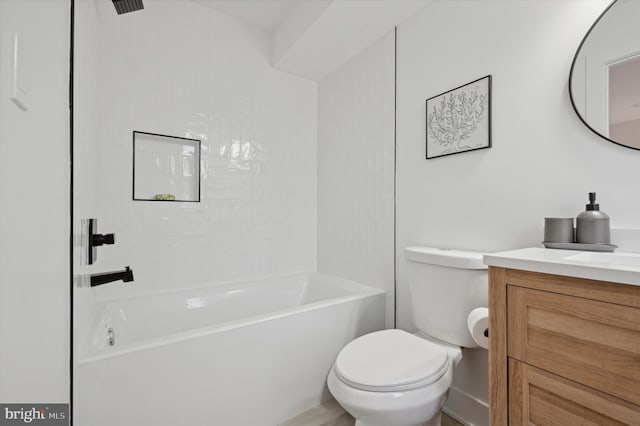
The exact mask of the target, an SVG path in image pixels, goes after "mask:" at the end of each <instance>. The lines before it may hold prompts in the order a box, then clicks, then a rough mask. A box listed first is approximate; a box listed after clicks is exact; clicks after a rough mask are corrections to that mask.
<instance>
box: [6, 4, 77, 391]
mask: <svg viewBox="0 0 640 426" xmlns="http://www.w3.org/2000/svg"><path fill="white" fill-rule="evenodd" d="M14 32H18V33H19V36H20V38H21V40H22V41H23V43H24V47H25V50H24V60H25V62H24V63H25V64H26V66H27V68H26V69H25V72H26V73H27V74H26V77H27V78H26V80H25V81H26V83H27V85H26V88H27V89H28V91H29V107H30V109H29V111H28V112H22V111H20V110H19V109H18V108H17V107H16V106H15V105H14V104H13V103H12V102H11V101H10V99H9V97H10V85H9V84H10V75H11V72H10V69H11V68H10V67H11V61H10V59H11V55H12V43H13V34H14ZM0 77H1V78H0V235H1V236H2V238H0V401H2V402H4V403H8V402H14V403H28V402H43V403H44V402H46V403H54V402H68V401H69V109H68V87H69V2H68V1H67V0H30V1H24V0H2V1H0Z"/></svg>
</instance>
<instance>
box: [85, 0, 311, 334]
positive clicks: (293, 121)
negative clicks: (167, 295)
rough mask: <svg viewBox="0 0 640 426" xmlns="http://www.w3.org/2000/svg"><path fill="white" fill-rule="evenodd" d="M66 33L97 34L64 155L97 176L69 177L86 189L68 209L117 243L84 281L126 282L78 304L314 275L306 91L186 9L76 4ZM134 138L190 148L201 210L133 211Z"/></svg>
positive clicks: (233, 31)
mask: <svg viewBox="0 0 640 426" xmlns="http://www.w3.org/2000/svg"><path fill="white" fill-rule="evenodd" d="M77 20H78V25H79V26H81V27H83V31H84V32H85V33H87V34H88V35H89V36H90V35H91V32H92V31H93V32H97V33H98V34H99V35H98V36H97V38H96V39H95V40H89V41H86V42H85V43H84V44H83V47H82V48H80V49H79V53H78V57H77V61H78V68H77V74H76V79H77V80H76V81H77V84H78V87H83V88H84V89H85V91H84V92H81V91H80V89H79V92H78V97H79V98H80V102H84V105H87V108H79V109H78V115H77V121H78V123H81V124H83V123H87V122H90V121H92V122H94V123H95V125H94V126H89V127H88V128H85V129H84V130H83V131H84V132H85V134H86V135H87V138H86V139H83V140H78V141H77V144H78V145H80V146H79V149H80V150H83V149H84V150H85V153H84V154H83V155H84V157H83V158H84V159H85V160H86V162H87V163H89V164H92V163H95V164H96V167H97V170H89V169H86V168H85V170H84V171H81V172H80V173H79V175H78V180H82V179H83V178H84V177H86V178H87V179H89V181H92V182H95V185H94V186H93V187H92V188H88V187H84V193H83V194H81V195H80V197H79V198H80V200H79V205H80V204H82V203H83V202H86V203H87V204H89V205H91V204H94V205H95V209H94V210H93V212H91V209H90V208H88V209H87V212H88V213H91V214H94V215H96V216H97V217H98V220H99V228H100V232H115V233H116V245H114V246H108V247H103V248H101V249H100V252H99V260H98V262H97V263H96V264H95V265H94V266H92V267H90V268H88V269H87V270H88V271H91V272H99V271H105V270H112V269H121V268H122V267H124V266H125V265H130V266H131V267H132V269H133V271H134V276H135V281H134V282H133V283H129V284H122V283H120V284H112V285H106V286H103V287H100V288H94V289H91V290H88V289H87V290H83V292H84V293H83V294H82V295H81V297H83V298H84V297H86V299H83V300H84V301H89V302H90V301H91V300H105V299H109V298H114V297H129V296H133V295H138V294H148V293H155V292H161V291H169V290H177V289H181V288H188V287H194V286H201V285H209V284H217V283H221V282H228V281H237V280H244V279H250V278H254V277H264V276H273V275H280V274H288V273H295V272H301V271H313V270H315V269H316V115H317V112H316V110H317V99H316V83H314V82H311V81H308V80H305V79H302V78H299V77H294V76H291V75H288V74H285V73H283V72H281V71H277V70H275V69H273V68H272V67H271V65H270V38H269V37H268V35H267V34H266V33H264V32H262V31H260V30H258V29H256V28H254V27H251V26H249V25H245V24H242V23H240V22H238V21H236V20H234V19H233V18H230V17H228V16H226V15H223V14H221V13H219V12H217V11H214V10H212V9H210V8H206V7H203V6H201V5H200V4H198V3H195V2H191V1H154V2H148V3H145V9H144V10H142V11H138V12H134V13H130V14H125V15H121V16H117V15H116V14H115V10H114V9H113V6H112V5H111V3H110V2H95V1H82V2H80V6H79V10H78V15H77ZM96 52H99V53H96ZM85 65H86V66H85ZM95 96H97V97H98V98H99V99H100V102H99V105H92V102H91V97H95ZM96 116H98V118H97V119H96V118H95V117H96ZM133 130H140V131H147V132H153V133H161V134H167V135H173V136H182V137H191V138H199V139H201V140H202V182H201V188H202V197H201V200H202V201H201V202H200V203H180V202H175V203H171V202H144V201H132V131H133ZM87 163H83V162H82V158H81V161H80V162H79V164H78V167H79V168H80V169H82V167H83V164H85V165H86V164H87ZM92 191H93V193H94V194H98V199H97V200H96V199H92V195H91V192H92ZM79 208H80V207H79ZM79 219H80V218H79V217H78V220H79ZM87 296H88V297H87ZM81 326H82V325H81Z"/></svg>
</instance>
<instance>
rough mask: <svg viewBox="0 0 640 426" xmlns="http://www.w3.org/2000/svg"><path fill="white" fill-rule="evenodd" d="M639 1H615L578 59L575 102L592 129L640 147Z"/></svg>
mask: <svg viewBox="0 0 640 426" xmlns="http://www.w3.org/2000/svg"><path fill="white" fill-rule="evenodd" d="M639 22H640V1H638V0H615V1H614V2H613V3H611V5H609V7H608V8H607V10H605V11H604V13H603V14H602V15H600V18H598V20H597V21H596V22H595V23H594V24H593V26H592V27H591V28H590V29H589V32H587V35H586V36H585V37H584V40H582V43H581V44H580V47H579V48H578V52H577V53H576V56H575V58H574V59H573V65H572V66H571V74H570V77H569V93H570V95H571V103H572V104H573V108H574V109H575V110H576V112H577V113H578V116H579V117H580V119H581V120H582V121H583V122H584V124H586V125H587V126H588V127H589V128H590V129H591V130H593V131H594V132H596V133H597V134H598V135H600V136H602V137H603V138H605V139H608V140H610V141H611V142H614V143H617V144H619V145H622V146H626V147H628V148H633V149H638V150H640V24H639Z"/></svg>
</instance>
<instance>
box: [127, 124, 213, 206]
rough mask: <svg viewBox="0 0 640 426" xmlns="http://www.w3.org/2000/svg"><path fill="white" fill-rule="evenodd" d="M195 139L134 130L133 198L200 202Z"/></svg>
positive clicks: (198, 145) (198, 149)
mask: <svg viewBox="0 0 640 426" xmlns="http://www.w3.org/2000/svg"><path fill="white" fill-rule="evenodd" d="M200 147H201V143H200V141H199V140H198V139H189V138H181V137H178V136H167V135H160V134H156V133H147V132H139V131H134V132H133V200H134V201H183V202H199V201H200Z"/></svg>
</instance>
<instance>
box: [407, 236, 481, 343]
mask: <svg viewBox="0 0 640 426" xmlns="http://www.w3.org/2000/svg"><path fill="white" fill-rule="evenodd" d="M482 255H483V254H482V253H478V252H469V251H460V250H447V249H438V248H433V247H407V248H405V258H406V259H407V275H408V280H409V290H410V292H411V307H412V309H413V322H414V325H415V326H416V327H417V328H418V330H420V331H421V332H422V333H424V334H426V335H428V336H431V337H435V338H437V339H439V340H442V341H445V342H448V343H452V344H454V345H458V346H464V347H468V348H473V347H477V346H478V345H477V344H476V342H475V341H474V340H473V339H472V338H471V334H470V333H469V330H468V329H467V316H468V315H469V312H471V311H472V310H473V309H475V308H478V307H481V306H484V307H486V306H488V276H487V266H486V265H484V264H483V263H482Z"/></svg>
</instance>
